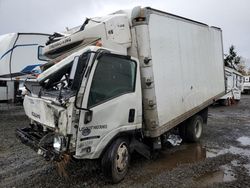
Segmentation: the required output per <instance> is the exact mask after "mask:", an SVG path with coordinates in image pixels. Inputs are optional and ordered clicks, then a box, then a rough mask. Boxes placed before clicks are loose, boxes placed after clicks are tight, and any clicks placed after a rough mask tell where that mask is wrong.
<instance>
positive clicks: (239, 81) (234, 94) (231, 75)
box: [219, 67, 243, 106]
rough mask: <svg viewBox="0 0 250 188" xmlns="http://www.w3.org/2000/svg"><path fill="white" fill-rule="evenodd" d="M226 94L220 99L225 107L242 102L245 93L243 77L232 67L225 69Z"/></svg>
mask: <svg viewBox="0 0 250 188" xmlns="http://www.w3.org/2000/svg"><path fill="white" fill-rule="evenodd" d="M225 81H226V94H225V95H224V96H222V97H221V98H220V99H219V102H220V103H221V104H223V105H226V106H228V105H230V104H231V103H233V102H234V101H240V98H241V92H242V91H243V75H242V74H241V73H239V72H238V71H237V70H235V69H233V68H231V67H225Z"/></svg>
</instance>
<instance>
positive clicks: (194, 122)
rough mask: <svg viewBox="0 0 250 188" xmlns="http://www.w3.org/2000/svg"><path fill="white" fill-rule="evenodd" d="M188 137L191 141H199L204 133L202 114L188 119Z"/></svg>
mask: <svg viewBox="0 0 250 188" xmlns="http://www.w3.org/2000/svg"><path fill="white" fill-rule="evenodd" d="M186 126H187V127H186V139H187V141H189V142H198V141H199V140H200V138H201V135H202V130H203V119H202V117H201V116H200V115H195V116H193V117H191V118H190V119H189V120H188V121H187V125H186Z"/></svg>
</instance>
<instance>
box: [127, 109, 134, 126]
mask: <svg viewBox="0 0 250 188" xmlns="http://www.w3.org/2000/svg"><path fill="white" fill-rule="evenodd" d="M134 121H135V109H129V115H128V122H129V123H133V122H134Z"/></svg>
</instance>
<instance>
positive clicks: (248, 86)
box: [242, 76, 250, 93]
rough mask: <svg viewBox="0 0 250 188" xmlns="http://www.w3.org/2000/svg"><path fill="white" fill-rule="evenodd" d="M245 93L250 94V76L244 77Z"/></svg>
mask: <svg viewBox="0 0 250 188" xmlns="http://www.w3.org/2000/svg"><path fill="white" fill-rule="evenodd" d="M242 92H244V93H250V76H244V83H243V91H242Z"/></svg>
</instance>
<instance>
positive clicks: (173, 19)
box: [133, 8, 225, 137]
mask: <svg viewBox="0 0 250 188" xmlns="http://www.w3.org/2000/svg"><path fill="white" fill-rule="evenodd" d="M141 20H143V21H141ZM133 25H134V26H135V30H136V32H135V33H136V38H137V43H138V44H137V45H138V56H139V60H140V62H141V75H142V83H143V84H142V93H143V106H144V117H145V126H144V130H145V134H146V135H147V136H150V137H157V136H160V135H161V134H162V133H164V132H166V131H167V130H169V129H171V128H173V127H174V126H175V125H177V124H178V123H180V122H182V121H184V120H185V119H187V118H188V117H191V116H192V115H194V114H195V113H197V112H199V111H200V110H202V109H203V108H205V107H207V106H208V105H209V104H211V103H212V102H213V101H214V100H216V99H218V98H219V97H221V96H223V95H224V94H225V81H224V64H223V47H222V31H221V29H219V28H216V27H209V26H207V25H205V24H203V23H200V22H196V21H192V20H189V19H185V18H182V17H179V16H175V15H172V14H168V13H165V12H161V11H158V10H154V9H151V8H145V9H144V12H143V15H141V18H140V19H138V20H135V21H134V22H133Z"/></svg>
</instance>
